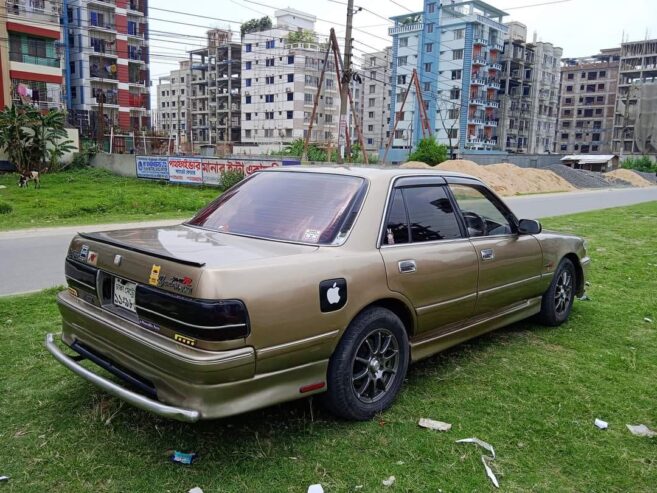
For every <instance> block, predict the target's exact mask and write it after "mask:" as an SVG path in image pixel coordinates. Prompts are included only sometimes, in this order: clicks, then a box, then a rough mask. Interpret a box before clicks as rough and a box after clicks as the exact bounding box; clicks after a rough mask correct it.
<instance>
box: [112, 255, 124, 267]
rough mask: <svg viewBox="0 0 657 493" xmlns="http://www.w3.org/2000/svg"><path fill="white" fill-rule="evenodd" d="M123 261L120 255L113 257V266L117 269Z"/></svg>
mask: <svg viewBox="0 0 657 493" xmlns="http://www.w3.org/2000/svg"><path fill="white" fill-rule="evenodd" d="M122 260H123V257H122V256H121V255H114V265H116V266H117V267H118V266H119V265H121V261H122Z"/></svg>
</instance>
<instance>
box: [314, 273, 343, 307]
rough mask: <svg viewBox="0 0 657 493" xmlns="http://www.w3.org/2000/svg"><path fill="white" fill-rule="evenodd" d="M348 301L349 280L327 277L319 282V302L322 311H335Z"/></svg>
mask: <svg viewBox="0 0 657 493" xmlns="http://www.w3.org/2000/svg"><path fill="white" fill-rule="evenodd" d="M346 303H347V281H346V280H345V279H343V278H340V279H327V280H326V281H322V282H320V283H319V304H320V308H321V310H322V312H334V311H336V310H339V309H340V308H342V307H343V306H344V305H345V304H346Z"/></svg>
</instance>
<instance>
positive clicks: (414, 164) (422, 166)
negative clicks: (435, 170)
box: [399, 161, 433, 169]
mask: <svg viewBox="0 0 657 493" xmlns="http://www.w3.org/2000/svg"><path fill="white" fill-rule="evenodd" d="M399 167H400V168H406V169H418V168H419V169H426V168H432V167H433V166H429V165H428V164H427V163H423V162H422V161H408V162H406V163H404V164H402V165H400V166H399Z"/></svg>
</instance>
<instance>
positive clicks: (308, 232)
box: [187, 172, 366, 245]
mask: <svg viewBox="0 0 657 493" xmlns="http://www.w3.org/2000/svg"><path fill="white" fill-rule="evenodd" d="M365 188H366V183H365V180H364V179H362V178H359V177H355V176H341V175H331V174H326V173H321V174H320V173H303V172H301V173H299V172H269V173H257V174H255V175H253V176H252V177H251V178H249V179H248V180H245V181H244V182H242V183H241V184H240V185H239V186H237V187H235V188H233V189H231V190H230V191H228V192H227V193H225V194H223V195H221V196H220V197H219V198H218V199H216V200H215V201H214V202H212V203H211V204H210V205H208V206H207V207H206V208H205V209H203V210H202V211H200V212H199V213H198V214H197V215H196V216H195V217H194V218H193V219H192V220H191V221H190V222H189V223H187V224H189V225H191V226H199V227H202V228H205V229H209V230H212V231H218V232H220V233H229V234H236V235H245V236H255V237H258V238H267V239H273V240H281V241H292V242H299V243H312V244H318V245H330V244H335V243H339V242H340V241H341V240H342V239H343V238H344V237H345V236H346V234H347V232H348V230H349V228H350V227H351V225H352V223H353V221H354V219H355V217H356V215H357V214H358V210H359V209H360V205H361V203H362V200H363V197H364V193H365Z"/></svg>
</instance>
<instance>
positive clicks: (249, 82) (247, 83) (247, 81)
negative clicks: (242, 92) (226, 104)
mask: <svg viewBox="0 0 657 493" xmlns="http://www.w3.org/2000/svg"><path fill="white" fill-rule="evenodd" d="M244 83H245V84H246V87H251V79H244Z"/></svg>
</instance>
